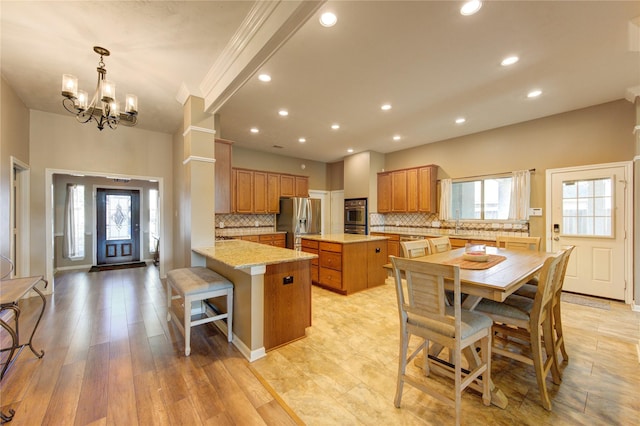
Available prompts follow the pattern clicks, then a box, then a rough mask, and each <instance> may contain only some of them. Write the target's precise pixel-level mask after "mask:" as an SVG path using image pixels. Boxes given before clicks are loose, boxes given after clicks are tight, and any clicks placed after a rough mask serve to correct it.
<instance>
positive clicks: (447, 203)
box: [439, 179, 451, 220]
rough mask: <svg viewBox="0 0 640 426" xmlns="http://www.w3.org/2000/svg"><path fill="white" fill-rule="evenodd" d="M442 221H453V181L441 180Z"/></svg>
mask: <svg viewBox="0 0 640 426" xmlns="http://www.w3.org/2000/svg"><path fill="white" fill-rule="evenodd" d="M439 217H440V220H451V179H441V180H440V215H439Z"/></svg>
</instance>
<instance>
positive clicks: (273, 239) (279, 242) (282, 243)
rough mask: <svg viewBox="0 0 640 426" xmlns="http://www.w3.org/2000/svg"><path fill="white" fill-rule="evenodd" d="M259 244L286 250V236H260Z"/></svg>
mask: <svg viewBox="0 0 640 426" xmlns="http://www.w3.org/2000/svg"><path fill="white" fill-rule="evenodd" d="M258 242H259V243H260V244H267V245H269V246H275V247H282V248H286V246H287V235H286V234H260V235H259V238H258Z"/></svg>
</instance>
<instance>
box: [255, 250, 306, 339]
mask: <svg viewBox="0 0 640 426" xmlns="http://www.w3.org/2000/svg"><path fill="white" fill-rule="evenodd" d="M309 265H310V261H308V260H304V261H298V262H289V263H279V264H275V265H267V271H266V273H265V276H264V348H265V349H266V350H270V349H274V348H277V347H278V346H282V345H284V344H286V343H289V342H291V341H293V340H297V339H300V338H302V337H304V336H305V330H306V328H307V327H310V326H311V279H310V276H309Z"/></svg>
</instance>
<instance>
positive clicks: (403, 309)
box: [391, 256, 461, 336]
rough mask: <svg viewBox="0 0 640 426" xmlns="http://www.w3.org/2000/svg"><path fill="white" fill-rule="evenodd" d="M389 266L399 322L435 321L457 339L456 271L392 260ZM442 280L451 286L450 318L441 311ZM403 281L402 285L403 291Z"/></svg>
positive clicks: (443, 266) (458, 273)
mask: <svg viewBox="0 0 640 426" xmlns="http://www.w3.org/2000/svg"><path fill="white" fill-rule="evenodd" d="M391 263H392V264H393V271H394V276H395V282H396V295H397V298H398V309H399V314H400V321H401V322H404V321H407V318H409V317H410V316H412V315H417V316H421V317H424V318H428V319H430V320H433V321H438V322H440V323H442V324H443V325H444V329H449V330H450V331H454V332H455V336H460V329H461V316H460V315H461V306H460V267H459V266H455V265H441V264H436V263H428V262H421V261H419V260H414V259H407V258H400V257H395V256H391ZM402 277H404V280H402ZM445 280H451V282H452V283H453V289H454V317H451V316H450V315H447V314H446V311H445V308H446V298H445V293H444V282H445ZM403 281H404V282H406V288H405V286H404V285H403ZM405 292H406V293H405ZM442 334H444V333H442Z"/></svg>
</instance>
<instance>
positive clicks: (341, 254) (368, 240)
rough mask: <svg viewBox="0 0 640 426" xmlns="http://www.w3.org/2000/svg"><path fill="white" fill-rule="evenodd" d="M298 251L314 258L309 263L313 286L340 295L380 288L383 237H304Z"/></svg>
mask: <svg viewBox="0 0 640 426" xmlns="http://www.w3.org/2000/svg"><path fill="white" fill-rule="evenodd" d="M302 250H303V251H305V252H307V253H312V254H316V255H318V259H317V260H314V261H312V264H311V279H312V281H313V282H314V283H315V284H318V285H320V286H322V287H326V288H328V289H330V290H332V291H335V292H338V293H341V294H345V295H346V294H350V293H353V292H356V291H361V290H365V289H367V288H370V287H374V286H378V285H382V284H384V281H385V279H386V277H387V273H386V271H385V270H384V268H383V265H384V264H385V263H386V262H387V237H384V236H371V235H357V234H329V235H305V236H304V237H303V238H302Z"/></svg>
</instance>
